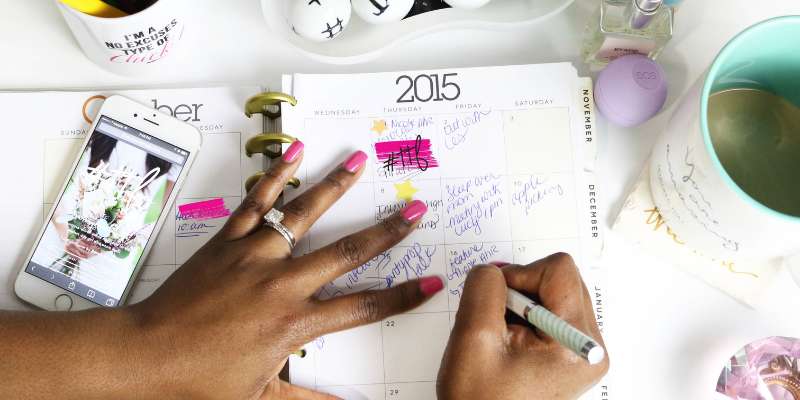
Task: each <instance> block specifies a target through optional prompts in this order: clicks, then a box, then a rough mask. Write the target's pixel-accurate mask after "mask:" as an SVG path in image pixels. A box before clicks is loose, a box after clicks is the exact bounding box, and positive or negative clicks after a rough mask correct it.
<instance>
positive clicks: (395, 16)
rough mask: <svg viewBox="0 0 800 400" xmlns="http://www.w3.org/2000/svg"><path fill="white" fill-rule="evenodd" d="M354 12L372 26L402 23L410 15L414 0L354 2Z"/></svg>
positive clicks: (360, 0)
mask: <svg viewBox="0 0 800 400" xmlns="http://www.w3.org/2000/svg"><path fill="white" fill-rule="evenodd" d="M352 1H353V11H355V12H356V14H358V16H359V17H361V19H363V20H364V21H367V22H369V23H370V24H385V23H389V22H395V21H400V20H401V19H403V17H405V16H406V15H408V12H409V11H411V7H412V6H413V5H414V0H352Z"/></svg>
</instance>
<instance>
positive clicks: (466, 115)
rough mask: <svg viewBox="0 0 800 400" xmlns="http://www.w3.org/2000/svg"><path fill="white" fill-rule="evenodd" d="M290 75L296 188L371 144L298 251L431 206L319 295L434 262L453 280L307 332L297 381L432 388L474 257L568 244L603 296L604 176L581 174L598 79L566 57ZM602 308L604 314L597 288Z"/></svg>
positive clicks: (337, 386)
mask: <svg viewBox="0 0 800 400" xmlns="http://www.w3.org/2000/svg"><path fill="white" fill-rule="evenodd" d="M283 83H284V90H285V91H287V92H289V93H292V94H293V95H294V96H295V97H297V98H298V100H299V103H298V105H297V106H295V107H291V108H289V107H286V108H284V116H283V129H284V131H286V132H290V133H291V134H294V135H297V136H298V137H300V138H301V139H302V140H303V142H304V143H305V144H306V147H305V156H304V161H303V166H302V167H301V170H300V171H299V175H298V177H299V178H300V180H301V181H302V185H301V187H300V188H299V189H297V190H291V189H290V190H289V192H288V193H287V197H288V199H291V198H293V197H294V196H297V195H298V194H299V193H301V192H302V191H303V190H305V189H306V188H308V187H309V186H310V185H313V184H315V183H317V182H319V181H320V180H321V179H322V178H323V177H324V175H325V174H326V173H327V172H328V171H329V170H330V168H332V167H334V166H335V165H336V164H337V163H338V162H340V161H341V160H342V159H343V158H344V157H345V156H346V155H347V154H349V153H350V152H352V151H354V150H357V149H360V150H363V151H365V152H367V153H368V155H369V157H370V159H369V161H368V163H367V165H368V168H367V170H366V171H365V172H364V174H363V176H362V177H361V179H360V181H359V182H358V183H357V184H355V185H354V186H353V188H352V189H350V191H349V192H348V193H347V194H346V195H345V196H344V197H343V198H342V199H341V200H340V201H339V202H338V203H337V204H336V205H334V206H333V208H332V209H331V210H330V211H329V212H328V213H326V214H325V215H324V216H323V217H322V218H321V219H320V220H319V221H318V222H317V223H316V225H315V226H314V227H313V228H312V229H311V230H310V232H309V234H308V235H307V236H306V237H305V238H303V240H302V241H301V242H300V243H299V244H298V247H297V251H299V252H301V253H305V252H310V251H313V250H316V249H319V248H321V247H323V246H325V245H327V244H329V243H331V242H333V241H335V240H336V239H338V238H339V237H341V236H342V235H343V234H345V233H347V232H352V231H355V230H359V229H362V228H365V227H367V226H370V225H372V224H375V223H376V222H379V221H380V220H382V219H383V218H386V217H387V216H389V215H391V214H392V213H394V212H396V211H397V210H399V209H400V208H401V207H402V206H403V204H404V203H405V202H406V201H409V200H411V199H417V200H422V201H424V202H425V203H426V204H427V205H428V209H429V211H428V213H427V214H426V215H425V217H424V219H423V220H422V222H421V223H420V225H419V227H418V229H417V230H416V231H415V232H414V233H413V234H412V235H410V236H409V237H407V238H406V239H405V240H403V241H402V242H401V243H400V244H398V245H397V246H396V247H394V248H392V249H389V250H387V251H385V252H383V253H382V254H380V255H378V256H377V257H375V258H374V259H372V260H371V261H369V262H368V263H366V264H364V265H362V266H360V267H358V268H356V269H354V270H352V271H351V272H349V273H347V274H345V275H343V276H341V277H339V278H338V279H336V280H335V281H333V282H331V283H330V284H328V285H326V286H325V287H323V288H322V290H321V291H320V292H319V293H318V296H319V297H320V298H322V299H327V298H333V297H337V296H342V295H346V294H349V293H353V292H356V291H361V290H366V289H384V288H388V287H392V286H394V285H397V284H398V283H401V282H405V281H407V280H410V279H416V278H419V277H422V276H426V275H433V274H437V275H440V276H443V277H445V280H446V290H444V291H442V292H441V293H439V294H437V295H436V296H434V297H433V298H432V299H431V300H429V301H428V302H427V303H425V304H424V305H423V306H421V307H419V308H417V309H415V310H412V311H411V312H408V313H406V314H402V315H398V316H394V317H391V318H387V319H386V320H384V321H381V322H380V323H375V324H372V325H368V326H364V327H360V328H356V329H352V330H349V331H345V332H340V333H335V334H330V335H326V336H324V337H320V338H318V339H316V340H315V341H314V342H313V343H309V344H308V346H307V347H306V350H307V356H306V357H304V358H299V357H294V356H293V357H292V358H291V359H290V372H291V379H292V381H293V382H294V383H296V384H300V385H303V386H307V387H311V388H315V389H317V390H321V391H325V392H329V393H332V394H336V395H338V396H340V397H343V398H346V399H381V400H388V399H393V400H404V399H409V400H410V399H414V400H420V399H435V398H436V394H435V385H436V376H437V372H438V368H439V363H440V360H441V356H442V353H443V351H444V348H445V345H446V343H447V340H448V337H449V334H450V329H451V328H452V326H453V323H454V320H455V312H456V311H457V310H458V304H459V301H460V298H461V295H462V294H463V291H464V281H465V279H466V276H467V274H468V273H469V271H470V269H472V268H473V267H474V266H476V265H479V264H485V263H488V262H491V261H513V262H516V263H529V262H532V261H534V260H536V259H538V258H541V257H544V256H546V255H549V254H551V253H554V252H557V251H566V252H569V253H571V254H572V255H573V256H574V257H575V259H576V260H577V261H578V264H579V265H580V267H581V270H582V273H583V274H584V278H585V280H586V281H587V286H589V287H590V288H591V289H592V292H593V297H594V298H595V300H598V299H602V296H604V295H605V294H604V290H605V288H604V286H603V283H602V276H603V274H602V269H601V268H600V265H599V264H598V262H597V247H598V246H599V242H600V235H599V228H598V222H597V221H598V218H597V214H596V203H595V202H596V187H595V183H594V180H593V176H592V174H591V173H590V172H587V171H586V160H587V159H591V157H592V156H593V154H590V153H593V151H594V143H593V141H594V138H593V135H594V132H593V128H592V126H591V125H592V124H593V118H594V116H593V115H592V112H593V111H592V109H591V99H590V97H591V95H590V93H589V89H588V88H589V87H591V84H590V82H588V80H584V79H580V78H578V77H577V74H576V72H575V70H574V69H573V68H572V67H571V66H570V65H569V64H550V65H537V66H533V65H532V66H513V67H492V68H474V69H453V70H442V71H419V72H404V73H377V74H359V75H293V76H286V77H284V82H283ZM288 199H287V200H288ZM596 306H597V311H598V316H599V318H598V320H601V319H602V318H603V315H602V313H604V309H603V307H602V306H603V303H602V301H599V303H598V302H597V301H596ZM602 320H603V321H605V320H604V319H602ZM605 328H606V327H605V326H604V327H603V329H604V331H605V330H606V329H605ZM602 387H605V392H606V395H602V393H600V390H603V389H597V390H598V391H597V393H594V392H593V393H590V394H588V395H587V398H591V399H598V400H599V399H607V398H608V396H607V392H608V385H607V384H602V385H601V388H602Z"/></svg>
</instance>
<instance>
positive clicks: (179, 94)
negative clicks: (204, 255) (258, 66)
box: [0, 87, 262, 309]
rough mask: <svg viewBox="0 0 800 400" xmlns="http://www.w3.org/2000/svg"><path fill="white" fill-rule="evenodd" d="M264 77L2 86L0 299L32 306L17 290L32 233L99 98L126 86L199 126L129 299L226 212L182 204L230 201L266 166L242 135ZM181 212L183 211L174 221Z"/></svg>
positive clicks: (253, 127)
mask: <svg viewBox="0 0 800 400" xmlns="http://www.w3.org/2000/svg"><path fill="white" fill-rule="evenodd" d="M259 91H260V88H258V87H239V88H224V87H219V88H202V89H163V90H128V91H114V90H110V91H98V92H30V93H0V108H2V109H3V110H4V113H3V115H4V116H5V117H4V119H3V124H4V129H5V136H4V137H5V138H6V141H5V144H4V146H2V147H0V163H2V164H1V165H2V171H3V177H4V178H3V186H4V188H5V189H4V191H3V195H2V198H0V220H2V221H3V222H4V226H5V227H6V228H5V229H3V230H2V232H0V241H2V243H3V246H0V259H3V260H6V261H5V262H4V263H3V264H1V265H0V279H2V281H3V285H2V286H0V309H27V308H29V307H28V306H26V305H24V304H23V303H22V302H21V301H20V300H19V299H17V298H16V297H15V296H14V294H13V281H14V279H15V278H16V274H17V272H18V270H19V268H20V267H21V266H22V264H23V263H24V261H25V257H26V256H27V254H28V252H29V251H30V249H31V246H32V245H33V243H34V241H35V240H36V237H35V236H36V234H37V233H38V232H39V229H40V228H41V226H42V224H43V223H44V218H46V216H47V213H48V212H49V210H50V207H51V206H52V204H53V203H54V202H55V201H56V200H57V197H58V195H59V193H58V190H59V189H60V187H61V185H62V183H63V182H64V179H66V177H67V175H68V174H69V173H70V172H71V171H69V167H70V165H71V163H72V162H73V160H74V159H75V157H76V156H77V154H78V152H79V151H80V146H81V144H82V141H83V139H84V138H85V137H86V134H87V133H88V132H87V131H88V129H89V128H90V123H89V122H87V121H86V119H85V117H84V114H86V117H89V118H90V119H91V118H94V116H95V114H96V113H97V111H98V110H99V107H100V105H101V104H102V99H97V98H94V96H100V95H102V96H109V95H112V94H121V95H124V96H127V97H130V98H132V99H134V100H137V101H139V102H141V103H143V104H146V105H149V106H154V107H158V108H159V111H161V112H165V113H170V114H177V116H178V117H180V118H181V119H184V120H188V122H189V123H191V124H194V125H195V126H197V127H198V128H199V129H200V130H201V131H202V133H203V147H202V148H201V150H200V152H199V155H198V158H197V160H196V161H195V164H194V167H193V169H192V171H191V172H190V174H189V176H188V178H187V181H186V184H185V186H184V187H183V190H182V191H181V192H180V194H179V196H178V200H177V201H176V204H175V207H174V209H171V210H168V211H166V212H170V213H172V214H174V215H176V218H168V219H167V221H166V222H165V224H164V226H163V228H162V230H161V232H160V233H159V234H158V236H157V238H156V242H155V244H154V246H153V248H152V251H151V253H150V255H149V257H148V259H147V260H146V261H145V267H144V268H143V271H142V273H141V275H140V277H139V280H138V283H137V285H136V286H135V288H134V289H133V291H132V294H131V299H130V301H131V302H137V301H141V300H142V299H144V298H146V297H147V296H149V295H150V294H151V293H152V292H153V291H154V290H155V289H156V288H157V287H158V286H160V285H161V283H162V282H163V281H164V280H165V279H166V278H167V277H169V276H170V274H172V272H174V271H175V270H176V269H177V267H178V266H180V265H181V264H182V263H183V262H185V261H186V260H187V259H188V258H189V256H191V254H193V253H194V252H195V251H196V250H197V249H198V248H200V246H202V245H203V243H205V242H206V241H207V240H208V238H209V237H210V236H211V235H213V234H214V233H215V232H216V231H217V230H218V229H219V228H220V227H221V226H222V224H223V223H224V222H225V220H226V218H216V219H209V220H204V221H194V220H192V219H184V218H177V217H178V212H177V209H178V207H180V206H181V205H184V204H188V203H193V202H197V201H202V200H208V199H215V198H222V199H223V200H224V203H225V206H226V208H228V209H230V210H233V209H234V208H236V207H237V206H238V204H239V203H240V202H241V199H242V196H243V193H244V188H243V182H244V179H246V178H247V177H248V176H249V175H250V174H252V173H253V172H255V171H257V170H260V169H261V168H262V158H261V157H259V156H256V157H253V158H247V157H246V156H245V155H244V154H243V145H244V142H245V141H246V140H247V139H248V138H249V137H251V136H252V135H255V134H258V133H260V130H261V125H262V121H261V119H260V118H258V117H254V118H252V119H248V118H246V117H245V116H244V113H243V108H244V103H245V101H246V99H247V98H248V97H249V96H252V95H253V94H255V93H258V92H259ZM176 219H177V221H176Z"/></svg>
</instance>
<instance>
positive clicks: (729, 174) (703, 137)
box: [650, 16, 800, 283]
mask: <svg viewBox="0 0 800 400" xmlns="http://www.w3.org/2000/svg"><path fill="white" fill-rule="evenodd" d="M797 37H800V16H789V17H780V18H775V19H772V20H768V21H765V22H762V23H760V24H757V25H755V26H753V27H751V28H749V29H747V30H746V31H744V32H743V33H741V34H739V35H738V36H737V37H736V38H734V39H733V40H732V41H731V42H730V43H728V45H727V46H726V47H725V48H724V49H723V50H722V51H721V52H720V54H719V55H718V56H717V58H716V60H715V61H714V63H713V64H712V66H711V68H710V69H709V71H708V73H707V74H705V76H704V77H702V78H701V79H700V80H699V81H698V82H697V83H696V84H695V85H694V87H693V88H691V89H690V90H689V93H688V94H687V95H686V97H685V99H684V100H683V102H682V103H681V104H680V105H679V107H678V109H677V110H676V111H675V114H674V115H673V117H672V120H671V121H670V123H669V125H668V127H667V129H666V131H665V132H664V133H663V134H662V135H661V136H660V137H659V139H658V141H657V142H656V145H655V147H654V149H653V155H652V161H651V163H652V164H651V171H650V174H651V175H650V183H651V190H652V194H653V200H654V201H655V204H656V206H657V207H658V210H659V211H660V213H661V214H662V216H663V217H664V219H665V220H666V222H667V225H668V226H669V227H670V229H671V230H672V231H673V232H674V233H675V234H676V235H677V237H678V238H679V239H680V240H681V241H683V242H685V243H686V244H687V245H688V246H690V247H692V248H693V249H695V250H697V251H698V252H700V253H703V254H705V255H707V256H710V257H715V258H722V259H727V260H767V259H772V258H780V257H783V258H784V260H785V261H786V264H787V265H788V266H789V267H791V269H792V270H793V271H794V272H795V277H796V278H797V277H798V276H800V275H798V274H797V272H798V271H799V270H800V269H798V265H800V263H798V257H797V256H796V255H797V254H800V211H798V210H800V170H797V171H795V170H792V169H793V168H784V166H785V165H793V164H786V163H784V164H782V163H781V162H780V160H778V158H779V157H777V156H776V154H777V155H779V156H780V157H783V158H785V159H786V160H787V161H786V162H787V163H798V162H800V140H797V139H792V136H790V135H794V134H789V135H786V133H787V132H790V131H791V132H798V130H800V126H793V127H790V126H789V125H792V124H787V122H786V121H795V122H796V121H800V114H794V113H795V112H796V111H800V79H798V75H797V71H800V52H798V51H797V44H796V43H797V42H796V41H792V40H786V38H797ZM731 91H741V92H731ZM721 93H722V94H725V93H727V94H728V95H733V96H740V95H744V96H745V97H739V98H733V97H731V99H732V102H731V103H714V101H719V99H721V98H717V100H715V99H714V98H713V96H718V95H720V94H721ZM755 94H759V95H760V96H762V97H761V98H766V97H765V96H774V98H777V99H780V102H781V103H778V102H775V103H774V104H775V106H774V107H778V105H780V107H782V108H781V111H786V110H788V111H787V112H786V113H785V117H781V118H779V117H774V116H775V115H778V114H779V113H778V110H777V109H775V108H773V106H772V104H773V103H768V102H764V101H761V102H759V101H756V102H754V103H753V102H751V103H747V101H752V98H749V99H748V98H747V97H746V96H751V95H755ZM709 99H712V102H711V105H710V101H709ZM726 101H728V100H726ZM718 104H722V105H721V106H719V107H722V108H714V107H718V106H717V105H718ZM737 104H738V106H737ZM742 104H745V105H746V106H745V107H742V106H741V105H742ZM725 107H729V108H725ZM737 107H738V108H737ZM715 110H723V111H720V113H723V114H721V117H720V116H715V114H714V112H715ZM724 113H728V114H724ZM757 113H763V115H767V116H768V117H766V118H761V115H762V114H759V115H756V114H757ZM751 114H752V115H751ZM773 117H774V118H773ZM772 119H775V120H778V122H774V121H771V120H772ZM719 121H724V123H727V124H729V125H727V126H728V127H729V128H730V129H719V128H718V127H719V126H725V125H721V124H720V123H719ZM731 121H732V122H731ZM737 121H738V122H742V121H743V122H742V123H741V124H740V125H733V124H735V123H737ZM745 122H746V123H745ZM737 126H738V127H739V128H737ZM714 127H717V128H714ZM787 127H788V128H789V129H787ZM740 131H744V134H742V135H741V140H739V139H738V138H739V137H740V136H739V134H737V133H736V132H740ZM776 132H778V133H777V134H776ZM780 132H783V134H784V135H785V136H781V133H780ZM770 135H772V136H770ZM796 136H797V138H798V139H800V135H796ZM737 140H739V141H738V142H736V141H737ZM782 140H785V143H780V142H781V141H782ZM776 146H783V147H781V148H780V151H783V152H784V153H776V151H777V150H776ZM792 146H795V147H792ZM729 148H732V149H733V151H730V152H728V153H724V152H725V151H728V150H727V149H729ZM785 152H790V153H788V154H787V153H785ZM729 156H730V157H732V158H727V157H729ZM795 156H796V157H797V158H795ZM737 157H738V158H737ZM726 160H727V161H726ZM730 160H733V161H734V162H731V161H730ZM750 162H752V163H753V164H749V163H750ZM798 165H800V164H798ZM750 167H752V168H750ZM737 174H739V175H737ZM776 177H780V179H778V178H776ZM770 185H772V186H770ZM773 200H774V201H773ZM798 282H799V283H800V281H798Z"/></svg>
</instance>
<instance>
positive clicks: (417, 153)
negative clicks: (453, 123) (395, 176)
mask: <svg viewBox="0 0 800 400" xmlns="http://www.w3.org/2000/svg"><path fill="white" fill-rule="evenodd" d="M375 155H376V156H377V157H378V161H379V162H381V163H382V164H383V168H384V169H385V170H387V171H394V169H395V168H396V169H399V170H413V169H418V170H420V171H425V170H427V169H428V168H434V167H438V166H439V163H438V161H436V158H435V157H434V156H433V152H432V151H431V141H430V139H423V138H422V136H419V135H418V136H417V138H416V140H395V141H391V142H380V143H375Z"/></svg>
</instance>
